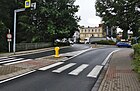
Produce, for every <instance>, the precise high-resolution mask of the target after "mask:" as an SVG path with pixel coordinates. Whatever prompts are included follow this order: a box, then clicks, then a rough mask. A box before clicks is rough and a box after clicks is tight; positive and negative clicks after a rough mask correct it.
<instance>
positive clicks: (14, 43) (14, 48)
mask: <svg viewBox="0 0 140 91" xmlns="http://www.w3.org/2000/svg"><path fill="white" fill-rule="evenodd" d="M16 16H17V11H16V10H14V40H13V52H14V54H15V52H16Z"/></svg>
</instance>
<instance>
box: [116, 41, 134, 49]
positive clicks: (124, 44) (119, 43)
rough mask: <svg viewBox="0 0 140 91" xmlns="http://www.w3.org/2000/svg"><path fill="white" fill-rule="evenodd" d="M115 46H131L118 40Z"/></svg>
mask: <svg viewBox="0 0 140 91" xmlns="http://www.w3.org/2000/svg"><path fill="white" fill-rule="evenodd" d="M116 46H118V47H127V48H131V47H132V46H131V45H130V44H128V43H126V42H118V43H117V44H116Z"/></svg>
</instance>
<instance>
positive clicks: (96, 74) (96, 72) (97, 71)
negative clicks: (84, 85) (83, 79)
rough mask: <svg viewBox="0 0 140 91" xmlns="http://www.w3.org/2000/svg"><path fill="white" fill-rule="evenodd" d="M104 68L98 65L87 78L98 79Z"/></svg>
mask: <svg viewBox="0 0 140 91" xmlns="http://www.w3.org/2000/svg"><path fill="white" fill-rule="evenodd" d="M102 68H103V66H101V65H96V66H95V67H94V68H93V70H92V71H91V72H90V73H89V74H88V75H87V77H94V78H97V76H98V74H99V72H100V71H101V69H102Z"/></svg>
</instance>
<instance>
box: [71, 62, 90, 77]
mask: <svg viewBox="0 0 140 91" xmlns="http://www.w3.org/2000/svg"><path fill="white" fill-rule="evenodd" d="M86 67H88V64H82V65H81V66H79V67H78V68H76V69H75V70H73V71H72V72H70V73H69V74H70V75H78V74H79V73H80V72H82V71H83V70H84V69H85V68H86Z"/></svg>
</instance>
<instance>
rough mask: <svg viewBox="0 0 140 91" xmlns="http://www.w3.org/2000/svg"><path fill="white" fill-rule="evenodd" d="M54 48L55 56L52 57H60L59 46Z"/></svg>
mask: <svg viewBox="0 0 140 91" xmlns="http://www.w3.org/2000/svg"><path fill="white" fill-rule="evenodd" d="M54 50H55V56H54V57H56V58H58V57H60V56H59V50H60V48H59V47H55V48H54Z"/></svg>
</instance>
